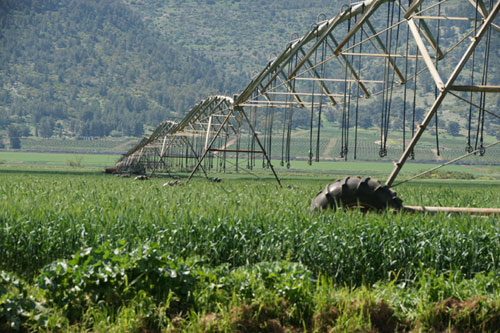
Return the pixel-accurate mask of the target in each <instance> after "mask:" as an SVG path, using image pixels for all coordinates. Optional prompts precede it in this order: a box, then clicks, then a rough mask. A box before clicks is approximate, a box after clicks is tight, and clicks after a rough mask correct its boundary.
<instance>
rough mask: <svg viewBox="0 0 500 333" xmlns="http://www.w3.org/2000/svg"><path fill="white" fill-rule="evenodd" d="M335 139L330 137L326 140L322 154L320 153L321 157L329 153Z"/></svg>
mask: <svg viewBox="0 0 500 333" xmlns="http://www.w3.org/2000/svg"><path fill="white" fill-rule="evenodd" d="M335 141H336V140H335V139H333V138H331V139H330V141H328V145H327V146H326V148H325V151H324V152H323V154H321V157H322V158H326V157H328V156H329V155H330V153H331V152H332V149H333V147H334V146H335Z"/></svg>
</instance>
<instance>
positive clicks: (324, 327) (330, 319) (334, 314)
mask: <svg viewBox="0 0 500 333" xmlns="http://www.w3.org/2000/svg"><path fill="white" fill-rule="evenodd" d="M339 315H340V310H339V309H338V308H336V307H335V306H333V305H330V307H329V308H328V309H327V310H326V311H323V312H319V313H317V314H315V315H314V316H313V325H314V329H315V330H317V331H318V332H328V330H329V328H330V327H332V326H334V325H335V322H336V321H337V318H338V317H339Z"/></svg>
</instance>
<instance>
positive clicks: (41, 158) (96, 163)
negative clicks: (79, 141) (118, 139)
mask: <svg viewBox="0 0 500 333" xmlns="http://www.w3.org/2000/svg"><path fill="white" fill-rule="evenodd" d="M118 158H120V155H110V154H64V153H32V152H0V160H2V161H3V162H4V163H3V164H2V167H15V168H18V167H37V168H39V167H46V168H57V167H59V168H66V167H67V166H68V165H69V162H68V161H80V164H81V165H80V166H79V167H82V166H84V167H88V168H104V167H105V166H114V165H115V163H116V161H117V160H118ZM77 164H78V163H77ZM77 167H78V166H77Z"/></svg>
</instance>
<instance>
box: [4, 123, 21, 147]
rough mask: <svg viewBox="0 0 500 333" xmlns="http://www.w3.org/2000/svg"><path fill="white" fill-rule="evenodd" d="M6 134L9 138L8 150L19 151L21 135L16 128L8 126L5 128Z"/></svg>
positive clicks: (12, 125)
mask: <svg viewBox="0 0 500 333" xmlns="http://www.w3.org/2000/svg"><path fill="white" fill-rule="evenodd" d="M7 134H8V136H9V141H10V148H12V149H21V137H20V134H21V133H20V131H19V129H18V128H17V126H16V125H14V124H11V125H9V127H8V128H7Z"/></svg>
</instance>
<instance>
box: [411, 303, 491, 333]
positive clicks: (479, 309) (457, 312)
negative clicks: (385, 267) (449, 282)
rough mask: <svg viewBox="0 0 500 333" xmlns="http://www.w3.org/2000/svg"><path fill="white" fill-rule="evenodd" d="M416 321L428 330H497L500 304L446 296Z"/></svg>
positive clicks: (420, 327)
mask: <svg viewBox="0 0 500 333" xmlns="http://www.w3.org/2000/svg"><path fill="white" fill-rule="evenodd" d="M423 321H424V322H422V321H420V322H418V323H417V327H418V328H419V329H423V330H425V331H428V332H497V331H498V328H499V327H500V306H499V305H498V304H496V303H490V302H488V301H486V300H485V299H484V298H480V297H476V298H472V299H468V300H464V301H460V300H456V299H452V298H448V299H446V300H444V301H442V302H439V303H437V304H436V305H435V306H434V307H433V308H432V309H431V310H430V312H429V313H428V314H427V315H426V316H425V318H423Z"/></svg>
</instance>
